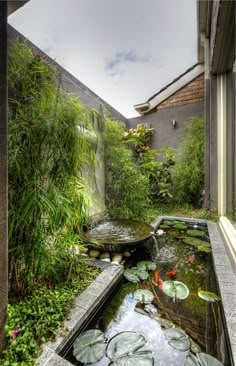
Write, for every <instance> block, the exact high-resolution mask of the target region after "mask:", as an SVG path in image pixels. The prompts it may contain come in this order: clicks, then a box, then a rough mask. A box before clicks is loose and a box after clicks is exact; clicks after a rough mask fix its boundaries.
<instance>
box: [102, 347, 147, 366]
mask: <svg viewBox="0 0 236 366" xmlns="http://www.w3.org/2000/svg"><path fill="white" fill-rule="evenodd" d="M130 365H135V366H153V365H154V359H153V355H152V352H151V351H140V352H135V353H134V354H133V355H129V356H124V357H121V358H118V360H116V361H114V362H111V363H110V364H109V366H130Z"/></svg>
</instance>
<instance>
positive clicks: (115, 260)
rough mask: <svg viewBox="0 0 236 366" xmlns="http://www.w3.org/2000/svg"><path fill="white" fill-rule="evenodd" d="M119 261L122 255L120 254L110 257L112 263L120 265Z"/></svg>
mask: <svg viewBox="0 0 236 366" xmlns="http://www.w3.org/2000/svg"><path fill="white" fill-rule="evenodd" d="M121 261H122V255H121V254H116V255H114V256H113V257H112V262H118V263H120V262H121Z"/></svg>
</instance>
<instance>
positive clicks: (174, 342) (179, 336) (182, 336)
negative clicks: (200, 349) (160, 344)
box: [164, 328, 190, 352]
mask: <svg viewBox="0 0 236 366" xmlns="http://www.w3.org/2000/svg"><path fill="white" fill-rule="evenodd" d="M164 335H165V338H166V340H167V342H168V343H169V345H170V346H171V347H172V348H174V349H177V350H178V351H182V352H184V351H188V350H189V348H190V340H189V337H188V336H187V334H186V333H185V332H184V331H183V330H182V329H179V328H170V329H167V330H166V331H165V332H164Z"/></svg>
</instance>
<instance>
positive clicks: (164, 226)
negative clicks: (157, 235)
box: [159, 224, 170, 229]
mask: <svg viewBox="0 0 236 366" xmlns="http://www.w3.org/2000/svg"><path fill="white" fill-rule="evenodd" d="M159 227H160V228H161V229H169V228H170V227H169V226H168V225H164V224H161V225H160V226H159Z"/></svg>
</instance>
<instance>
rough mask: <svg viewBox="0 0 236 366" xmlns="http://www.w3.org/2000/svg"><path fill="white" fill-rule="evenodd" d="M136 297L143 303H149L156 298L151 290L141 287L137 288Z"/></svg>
mask: <svg viewBox="0 0 236 366" xmlns="http://www.w3.org/2000/svg"><path fill="white" fill-rule="evenodd" d="M134 298H135V300H136V301H138V302H140V303H141V304H149V303H151V302H152V300H153V299H154V296H153V294H152V292H151V291H149V290H143V289H139V290H136V291H135V293H134Z"/></svg>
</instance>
